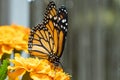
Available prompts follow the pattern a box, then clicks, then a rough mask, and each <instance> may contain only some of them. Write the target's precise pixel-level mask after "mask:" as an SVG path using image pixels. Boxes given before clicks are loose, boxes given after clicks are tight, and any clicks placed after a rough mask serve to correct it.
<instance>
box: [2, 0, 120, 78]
mask: <svg viewBox="0 0 120 80" xmlns="http://www.w3.org/2000/svg"><path fill="white" fill-rule="evenodd" d="M49 1H50V0H0V25H10V24H12V23H14V24H18V25H23V26H26V27H33V26H35V25H36V24H38V23H40V22H42V19H43V15H44V12H45V8H46V7H47V4H48V3H49ZM53 1H55V3H56V5H57V7H60V5H65V6H66V8H67V10H68V14H69V15H68V19H69V26H68V27H69V30H68V36H67V41H66V46H65V49H64V53H63V56H62V59H61V62H62V64H63V66H64V70H65V71H66V72H67V73H69V74H70V75H71V76H72V80H120V0H53Z"/></svg>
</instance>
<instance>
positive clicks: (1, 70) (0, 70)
mask: <svg viewBox="0 0 120 80" xmlns="http://www.w3.org/2000/svg"><path fill="white" fill-rule="evenodd" d="M8 65H9V61H8V60H3V64H2V65H1V66H0V80H5V78H6V76H7V67H8Z"/></svg>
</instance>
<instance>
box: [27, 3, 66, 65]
mask: <svg viewBox="0 0 120 80" xmlns="http://www.w3.org/2000/svg"><path fill="white" fill-rule="evenodd" d="M67 30H68V13H67V10H66V8H65V7H64V6H61V7H60V8H59V9H58V10H57V9H56V5H55V3H54V2H53V1H51V2H49V4H48V6H47V8H46V12H45V14H44V19H43V22H42V23H41V24H38V25H37V26H35V27H33V28H32V29H31V32H30V37H29V41H28V51H29V53H30V54H31V55H33V56H37V57H40V58H42V59H48V60H49V61H50V62H51V63H53V64H54V65H56V66H58V65H59V63H60V57H61V56H62V53H63V49H64V44H65V40H66V35H67Z"/></svg>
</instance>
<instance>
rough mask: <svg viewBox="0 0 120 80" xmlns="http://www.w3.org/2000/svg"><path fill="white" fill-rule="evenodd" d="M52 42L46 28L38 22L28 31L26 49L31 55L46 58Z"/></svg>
mask: <svg viewBox="0 0 120 80" xmlns="http://www.w3.org/2000/svg"><path fill="white" fill-rule="evenodd" d="M52 43H53V38H52V37H51V34H50V32H49V31H48V29H47V28H46V27H45V26H44V25H42V24H38V25H37V26H35V27H33V29H32V30H31V32H30V37H29V42H28V50H29V52H30V54H31V55H34V56H37V57H40V58H45V59H47V58H48V55H49V53H50V52H51V50H52V47H53V46H51V45H52Z"/></svg>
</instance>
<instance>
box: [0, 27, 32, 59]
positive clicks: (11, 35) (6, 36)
mask: <svg viewBox="0 0 120 80" xmlns="http://www.w3.org/2000/svg"><path fill="white" fill-rule="evenodd" d="M29 31H30V29H29V28H25V27H24V26H18V25H10V26H0V35H1V36H0V58H1V57H2V55H3V54H4V53H7V54H11V53H12V51H13V49H16V50H24V51H27V44H28V43H27V42H28V36H29Z"/></svg>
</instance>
